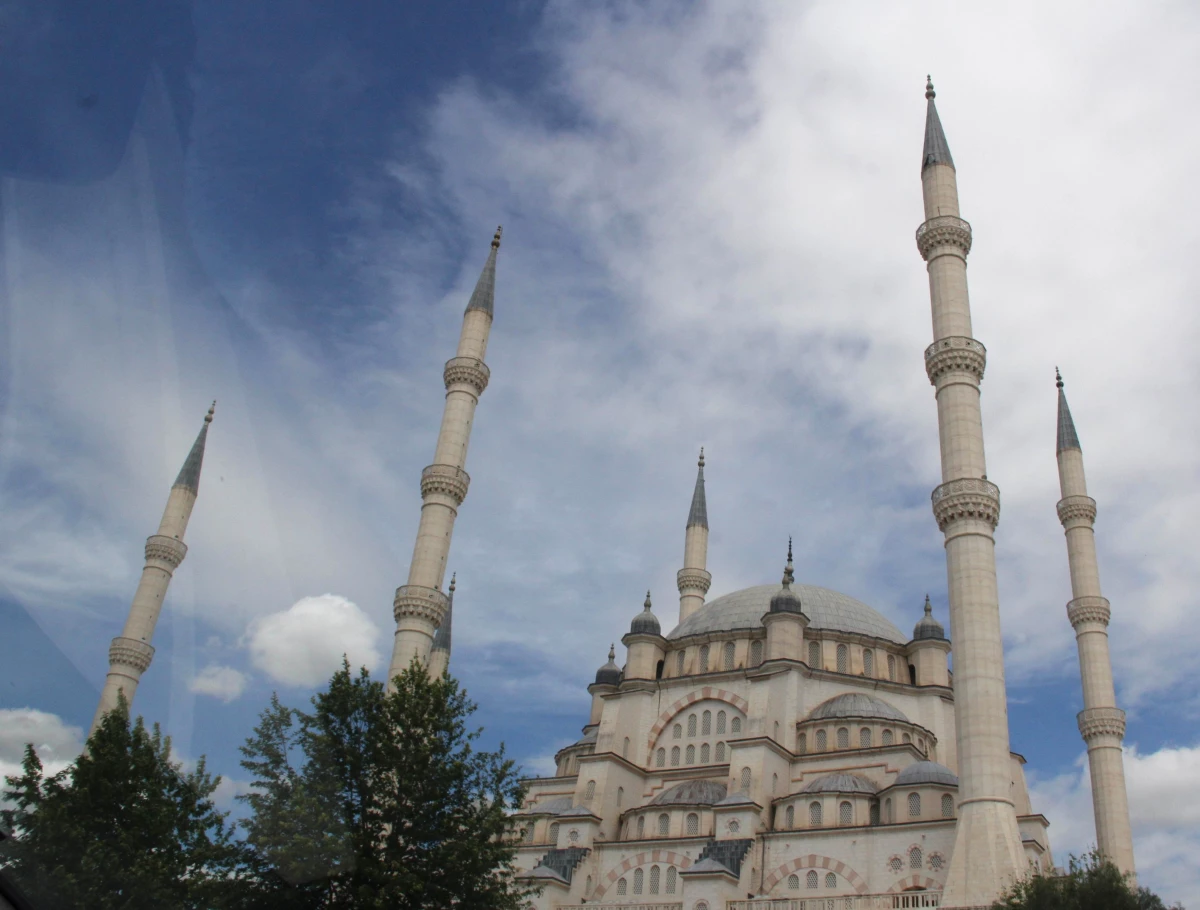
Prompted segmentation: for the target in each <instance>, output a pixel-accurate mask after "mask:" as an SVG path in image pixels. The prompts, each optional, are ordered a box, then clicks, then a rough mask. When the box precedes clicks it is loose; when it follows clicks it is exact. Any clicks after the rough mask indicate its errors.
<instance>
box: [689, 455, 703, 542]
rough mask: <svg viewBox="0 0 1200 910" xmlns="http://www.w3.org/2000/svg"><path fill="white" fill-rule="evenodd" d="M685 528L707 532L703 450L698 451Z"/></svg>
mask: <svg viewBox="0 0 1200 910" xmlns="http://www.w3.org/2000/svg"><path fill="white" fill-rule="evenodd" d="M687 526H688V527H689V528H692V527H701V528H704V530H706V531H707V530H708V502H707V501H706V500H705V498H704V449H703V447H701V449H700V460H699V461H698V462H697V468H696V489H695V490H694V491H693V492H692V508H691V509H690V510H689V511H688V520H687Z"/></svg>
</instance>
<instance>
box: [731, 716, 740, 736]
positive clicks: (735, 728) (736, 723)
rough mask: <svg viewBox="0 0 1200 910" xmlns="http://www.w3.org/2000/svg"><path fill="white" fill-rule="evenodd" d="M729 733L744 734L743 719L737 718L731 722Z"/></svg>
mask: <svg viewBox="0 0 1200 910" xmlns="http://www.w3.org/2000/svg"><path fill="white" fill-rule="evenodd" d="M729 732H730V733H741V732H742V719H741V718H740V717H735V718H733V720H731V721H730V722H729Z"/></svg>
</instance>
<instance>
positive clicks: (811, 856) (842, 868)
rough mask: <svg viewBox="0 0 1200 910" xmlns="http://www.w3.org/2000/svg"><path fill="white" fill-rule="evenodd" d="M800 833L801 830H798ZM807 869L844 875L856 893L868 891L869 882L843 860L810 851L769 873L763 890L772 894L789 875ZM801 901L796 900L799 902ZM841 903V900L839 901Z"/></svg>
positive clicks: (815, 901) (821, 902)
mask: <svg viewBox="0 0 1200 910" xmlns="http://www.w3.org/2000/svg"><path fill="white" fill-rule="evenodd" d="M797 833H799V832H797ZM805 869H821V870H823V871H829V872H833V873H836V874H837V875H840V876H842V878H844V879H845V880H846V881H847V882H849V883H850V887H852V888H853V889H854V891H855V893H856V894H866V893H867V882H866V879H864V878H863V877H862V876H861V875H859V874H858V872H857V871H855V870H854V869H852V868H851V867H850V866H848V865H846V864H845V863H843V862H842V861H841V860H838V859H834V858H833V857H832V856H822V855H821V854H819V853H808V854H805V855H804V856H798V857H796V858H795V859H792V860H788V861H787V862H786V863H784V864H783V865H782V866H779V867H777V868H776V869H775V870H774V871H773V872H770V873H768V874H767V876H766V879H765V880H764V881H763V891H765V892H766V893H767V894H770V893H771V891H773V890H774V889H775V887H776V886H777V885H779V884H781V883H783V882H784V881H786V880H787V877H788V876H789V875H791V874H792V873H793V872H801V871H803V870H805ZM799 903H800V901H796V904H799ZM812 903H813V904H814V905H816V904H822V905H823V904H824V903H825V902H824V901H817V900H814V901H812ZM838 903H841V901H838Z"/></svg>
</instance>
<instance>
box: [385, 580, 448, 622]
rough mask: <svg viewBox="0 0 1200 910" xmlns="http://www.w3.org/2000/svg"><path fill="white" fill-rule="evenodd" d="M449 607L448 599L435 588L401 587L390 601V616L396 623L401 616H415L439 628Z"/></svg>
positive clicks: (421, 586)
mask: <svg viewBox="0 0 1200 910" xmlns="http://www.w3.org/2000/svg"><path fill="white" fill-rule="evenodd" d="M449 606H450V601H449V599H448V598H447V597H446V595H445V594H443V593H442V592H441V591H439V590H438V589H437V588H426V587H425V586H424V585H401V586H400V587H399V588H397V589H396V597H395V599H394V600H393V601H392V615H393V616H394V617H395V619H396V622H399V621H400V617H402V616H415V617H417V618H419V619H424V620H428V621H429V622H431V623H433V624H434V625H435V626H440V625H441V624H442V619H444V618H445V616H446V610H447V609H448V608H449Z"/></svg>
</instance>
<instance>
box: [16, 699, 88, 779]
mask: <svg viewBox="0 0 1200 910" xmlns="http://www.w3.org/2000/svg"><path fill="white" fill-rule="evenodd" d="M26 743H33V748H34V749H35V750H36V751H37V754H38V757H39V758H40V759H41V760H42V767H43V768H44V769H45V771H46V773H47V774H57V773H58V772H59V771H61V770H62V769H63V768H65V767H66V766H67V765H68V764H70V763H71V762H72V761H74V760H75V758H76V757H77V756H78V755H79V753H80V752H81V751H82V750H83V730H81V729H80V728H79V727H75V726H72V725H70V724H68V723H66V722H64V721H63V719H62V718H61V717H59V716H58V715H56V714H50V713H48V712H46V711H38V710H36V709H34V708H0V780H3V778H4V777H5V776H6V775H10V774H20V773H21V760H22V758H24V755H25V745H26Z"/></svg>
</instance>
